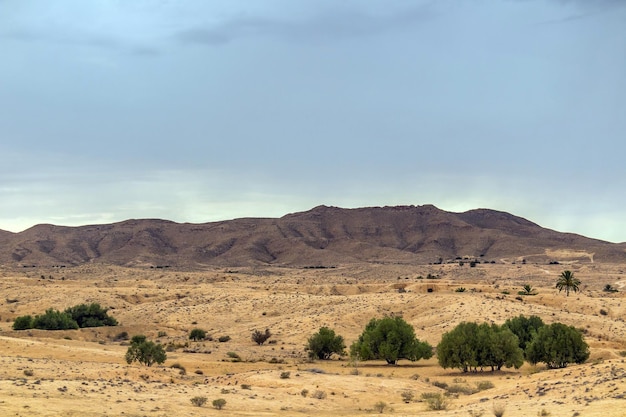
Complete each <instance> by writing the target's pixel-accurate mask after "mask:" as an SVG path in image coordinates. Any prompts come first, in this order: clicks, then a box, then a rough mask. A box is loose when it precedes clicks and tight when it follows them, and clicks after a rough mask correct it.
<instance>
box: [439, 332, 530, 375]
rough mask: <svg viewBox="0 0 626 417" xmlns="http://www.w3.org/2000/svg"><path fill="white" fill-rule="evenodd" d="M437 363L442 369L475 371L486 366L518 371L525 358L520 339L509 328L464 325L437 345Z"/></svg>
mask: <svg viewBox="0 0 626 417" xmlns="http://www.w3.org/2000/svg"><path fill="white" fill-rule="evenodd" d="M437 360H438V361H439V365H440V366H441V367H442V368H458V369H460V370H462V371H463V372H469V371H474V372H476V371H477V370H478V368H480V369H481V370H482V369H483V368H484V367H490V368H491V370H492V371H493V370H500V369H502V367H515V368H519V367H520V366H522V364H523V363H524V356H523V351H522V349H520V347H519V340H518V338H517V336H515V334H514V333H513V332H512V331H511V330H509V329H508V328H506V327H504V326H502V327H501V326H498V325H495V324H494V325H489V324H487V323H483V324H480V325H479V324H477V323H472V322H463V323H459V324H458V325H457V326H456V327H455V328H454V329H452V330H451V331H449V332H447V333H445V334H444V335H443V336H442V338H441V342H439V345H437Z"/></svg>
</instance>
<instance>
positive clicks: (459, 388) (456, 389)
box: [446, 384, 477, 395]
mask: <svg viewBox="0 0 626 417" xmlns="http://www.w3.org/2000/svg"><path fill="white" fill-rule="evenodd" d="M446 391H447V392H448V393H449V394H464V395H472V394H475V393H476V392H477V389H475V388H472V387H470V386H468V385H461V384H452V385H450V386H448V388H446Z"/></svg>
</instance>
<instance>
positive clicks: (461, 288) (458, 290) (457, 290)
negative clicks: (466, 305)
mask: <svg viewBox="0 0 626 417" xmlns="http://www.w3.org/2000/svg"><path fill="white" fill-rule="evenodd" d="M454 292H465V287H459V288H457V289H456V290H454Z"/></svg>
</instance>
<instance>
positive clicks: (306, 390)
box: [300, 388, 309, 398]
mask: <svg viewBox="0 0 626 417" xmlns="http://www.w3.org/2000/svg"><path fill="white" fill-rule="evenodd" d="M300 395H302V396H303V397H305V398H306V396H307V395H309V390H308V389H306V388H304V389H302V391H300Z"/></svg>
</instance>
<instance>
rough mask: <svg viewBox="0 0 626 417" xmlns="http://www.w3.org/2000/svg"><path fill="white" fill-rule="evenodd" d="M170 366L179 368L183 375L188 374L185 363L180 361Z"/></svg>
mask: <svg viewBox="0 0 626 417" xmlns="http://www.w3.org/2000/svg"><path fill="white" fill-rule="evenodd" d="M170 368H173V369H178V372H179V373H180V374H181V375H187V370H186V369H185V367H184V366H183V365H181V364H180V363H178V362H176V363H174V364H172V366H170Z"/></svg>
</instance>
